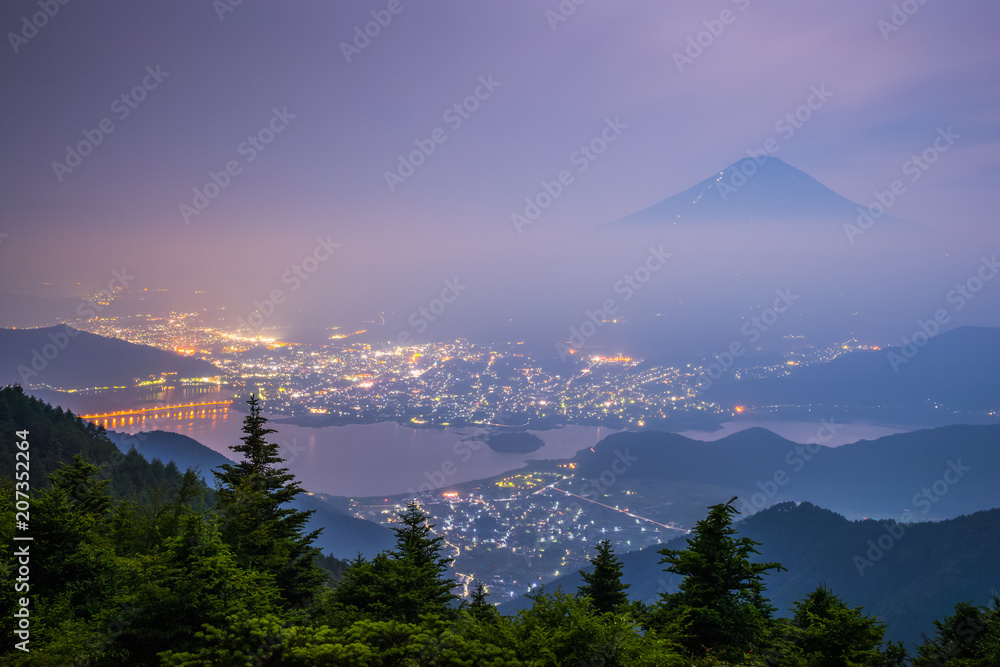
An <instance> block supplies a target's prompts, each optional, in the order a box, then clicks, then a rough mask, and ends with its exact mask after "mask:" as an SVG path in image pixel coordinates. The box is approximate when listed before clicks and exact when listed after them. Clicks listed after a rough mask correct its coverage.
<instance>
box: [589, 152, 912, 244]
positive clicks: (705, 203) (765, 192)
mask: <svg viewBox="0 0 1000 667" xmlns="http://www.w3.org/2000/svg"><path fill="white" fill-rule="evenodd" d="M861 212H868V213H869V214H873V213H872V212H871V211H870V210H869V209H868V205H864V206H862V205H861V204H857V203H855V202H852V201H851V200H849V199H847V198H846V197H842V196H841V195H839V194H837V193H836V192H834V191H833V190H831V189H830V188H828V187H826V186H825V185H823V184H822V183H820V182H819V181H817V180H816V179H814V178H813V177H812V176H810V175H809V174H807V173H805V172H804V171H801V170H799V169H796V168H795V167H793V166H791V165H789V164H788V163H787V162H785V161H784V160H782V159H780V158H776V157H768V156H762V157H759V158H743V159H742V160H738V161H736V162H734V163H733V164H731V165H729V166H728V167H726V168H725V169H723V170H722V171H720V172H718V173H716V174H713V175H712V176H710V177H708V178H706V179H705V180H703V181H702V182H700V183H698V184H697V185H695V186H693V187H690V188H688V189H687V190H684V191H682V192H679V193H677V194H675V195H673V196H672V197H668V198H667V199H664V200H663V201H661V202H659V203H657V204H653V205H652V206H650V207H649V208H646V209H643V210H641V211H639V212H637V213H633V214H632V215H629V216H626V217H624V218H622V219H620V220H617V221H615V222H611V223H608V224H607V225H605V227H611V228H643V227H649V226H663V225H678V226H680V225H686V224H691V223H700V222H752V221H761V222H764V221H767V222H776V221H786V220H823V221H828V220H838V221H845V220H855V219H857V217H858V215H859V214H860V213H861ZM873 215H875V214H873ZM875 217H876V218H877V219H878V222H879V225H880V226H885V223H887V222H891V223H899V222H900V221H898V220H896V219H895V218H892V217H891V216H889V215H881V216H878V215H875ZM913 227H916V226H915V225H913Z"/></svg>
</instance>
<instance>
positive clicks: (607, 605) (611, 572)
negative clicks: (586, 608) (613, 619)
mask: <svg viewBox="0 0 1000 667" xmlns="http://www.w3.org/2000/svg"><path fill="white" fill-rule="evenodd" d="M590 562H591V563H592V564H593V566H594V571H593V572H586V571H584V570H580V576H582V577H583V581H584V582H585V583H584V584H583V585H582V586H580V588H579V589H578V590H577V592H578V593H579V595H580V596H581V597H589V598H590V599H591V601H592V602H593V605H594V609H596V610H597V611H598V612H600V613H602V614H603V613H607V612H615V611H618V610H619V609H620V608H621V607H622V606H624V605H625V604H627V603H628V595H626V593H625V589H627V588H628V587H629V584H623V583H622V562H621V561H620V560H619V559H618V557H617V556H615V551H614V549H613V548H612V547H611V541H610V540H603V541H601V542H599V543H598V544H597V556H595V557H594V558H592V559H591V561H590Z"/></svg>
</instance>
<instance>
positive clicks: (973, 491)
mask: <svg viewBox="0 0 1000 667" xmlns="http://www.w3.org/2000/svg"><path fill="white" fill-rule="evenodd" d="M822 428H831V427H824V426H823V424H822V423H820V422H818V423H817V433H818V435H819V436H820V437H819V439H820V440H822V435H823V433H824V431H822V430H821V429H822ZM832 428H836V424H835V423H834V424H833V425H832ZM622 454H624V455H625V456H626V457H630V458H629V460H631V461H633V462H634V463H633V464H632V465H631V467H630V468H629V469H628V472H627V473H626V474H627V477H628V479H629V480H647V481H649V480H652V481H683V482H691V483H701V484H714V485H718V486H720V487H722V488H725V489H728V490H730V491H731V492H732V494H733V495H738V496H740V497H741V499H742V500H741V501H740V502H739V503H738V505H737V507H739V508H740V509H741V511H744V512H752V511H756V510H760V509H763V508H764V507H767V506H768V505H771V504H774V503H777V502H780V501H785V500H793V501H809V502H812V503H816V504H818V505H822V506H824V507H829V508H831V509H833V510H835V511H837V512H840V513H842V514H845V515H846V516H848V517H852V518H861V517H872V516H878V517H885V518H896V519H899V518H901V517H913V518H914V519H917V520H927V519H942V518H953V517H955V516H958V515H961V514H966V513H969V512H975V511H978V510H981V509H985V508H989V507H1000V485H998V484H997V483H996V480H997V479H1000V425H996V424H994V425H987V426H945V427H940V428H936V429H927V430H921V431H914V432H911V433H900V434H896V435H890V436H885V437H882V438H879V439H877V440H874V441H869V440H861V441H859V442H855V443H853V444H848V445H842V446H840V447H835V448H831V447H824V446H820V445H818V444H812V445H809V444H805V445H804V444H799V443H794V442H791V441H789V440H785V439H784V438H782V437H780V436H778V435H775V434H774V433H772V432H770V431H767V430H765V429H762V428H751V429H746V430H744V431H740V432H739V433H734V434H733V435H730V436H727V437H725V438H721V439H719V440H717V441H715V442H700V441H697V440H691V439H689V438H685V437H684V436H681V435H677V434H672V433H659V432H653V431H650V432H642V433H627V432H623V433H616V434H614V435H611V436H609V437H607V438H605V439H604V440H602V441H601V442H600V443H598V444H597V445H596V446H595V447H594V448H593V449H586V450H583V451H581V452H579V453H578V454H577V455H576V457H575V458H574V459H573V460H574V461H576V462H577V464H578V468H577V476H578V477H581V478H585V479H599V478H600V476H601V475H602V474H606V472H607V471H608V470H616V469H618V468H617V467H616V466H618V464H617V461H618V460H619V459H620V456H621V455H622ZM618 467H620V466H618ZM644 488H645V489H646V490H645V491H644V493H645V494H646V495H647V496H649V495H650V494H655V492H656V491H655V485H650V484H646V485H644ZM645 499H646V500H650V498H648V497H647V498H645ZM665 500H671V499H670V498H665Z"/></svg>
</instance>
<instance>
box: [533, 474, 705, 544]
mask: <svg viewBox="0 0 1000 667" xmlns="http://www.w3.org/2000/svg"><path fill="white" fill-rule="evenodd" d="M545 488H546V489H552V490H553V491H559V492H560V493H565V494H566V495H567V496H573V497H574V498H579V499H580V500H586V501H587V502H588V503H594V504H595V505H600V506H601V507H607V508H608V509H609V510H613V511H615V512H619V513H621V514H624V515H625V516H630V517H632V518H633V519H638V520H640V521H648V522H649V523H652V524H656V525H657V526H661V527H663V528H669V529H670V530H676V531H677V532H679V533H684V534H685V535H687V534H688V533H690V532H691V531H690V530H687V529H686V528H678V527H676V526H668V525H667V524H665V523H660V522H659V521H653V520H652V519H647V518H646V517H644V516H639V515H638V514H633V513H632V512H629V511H626V510H622V509H618V508H617V507H612V506H611V505H605V504H604V503H599V502H597V501H596V500H591V499H590V498H584V497H583V496H578V495H577V494H575V493H570V492H569V491H564V490H563V489H560V488H559V487H557V486H556V482H553V483H552V484H549V485H548V486H546V487H545Z"/></svg>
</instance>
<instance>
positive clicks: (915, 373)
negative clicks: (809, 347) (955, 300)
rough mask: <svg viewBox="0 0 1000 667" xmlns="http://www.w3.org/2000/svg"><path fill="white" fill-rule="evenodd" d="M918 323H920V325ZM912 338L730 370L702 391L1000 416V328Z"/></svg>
mask: <svg viewBox="0 0 1000 667" xmlns="http://www.w3.org/2000/svg"><path fill="white" fill-rule="evenodd" d="M935 326H936V324H935ZM914 329H915V331H920V328H919V326H915V327H914ZM928 329H930V330H931V331H933V330H934V329H933V327H931V326H928ZM912 338H916V339H917V343H919V344H920V346H917V345H916V344H913V343H912V341H911V340H910V339H912ZM907 341H908V342H909V343H910V344H909V345H901V346H899V347H892V348H887V349H884V350H880V351H869V350H861V351H856V352H851V353H848V354H843V355H841V356H839V357H837V358H836V359H834V360H832V361H830V362H829V363H825V364H816V365H811V366H802V367H798V368H794V369H792V370H791V371H790V372H789V373H788V375H785V376H783V377H777V378H765V379H742V380H735V379H732V378H731V377H728V376H727V377H724V378H723V379H720V380H719V381H716V382H715V383H714V384H713V385H712V386H711V387H710V388H708V389H707V390H706V391H705V392H704V394H703V396H704V397H705V398H706V399H707V400H711V401H715V402H717V403H719V404H721V405H725V406H731V405H743V406H745V407H747V408H750V409H751V411H752V409H753V408H756V407H760V408H765V407H766V408H767V409H768V410H769V411H771V412H773V411H774V410H775V409H780V408H775V407H773V406H799V408H798V409H799V410H801V407H803V406H804V407H806V408H808V409H811V410H812V411H813V412H814V413H815V412H816V411H819V413H820V414H826V415H833V414H837V415H839V414H845V413H848V412H849V413H850V414H851V415H852V416H853V418H857V417H858V416H864V415H865V414H866V413H869V414H873V415H879V416H882V417H883V418H895V419H897V420H899V421H903V420H908V421H910V422H914V421H917V420H920V419H924V420H928V419H930V420H937V421H939V422H940V421H941V420H945V421H949V422H952V423H954V422H957V421H963V422H970V421H973V420H977V421H980V422H982V421H987V422H991V423H995V422H996V421H997V419H998V418H1000V328H988V327H961V328H958V329H954V330H951V331H948V332H945V333H941V334H939V335H936V336H934V337H931V338H930V339H929V340H928V338H927V337H926V336H923V334H921V335H918V336H909V337H907ZM786 409H794V408H786Z"/></svg>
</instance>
